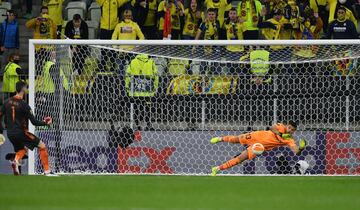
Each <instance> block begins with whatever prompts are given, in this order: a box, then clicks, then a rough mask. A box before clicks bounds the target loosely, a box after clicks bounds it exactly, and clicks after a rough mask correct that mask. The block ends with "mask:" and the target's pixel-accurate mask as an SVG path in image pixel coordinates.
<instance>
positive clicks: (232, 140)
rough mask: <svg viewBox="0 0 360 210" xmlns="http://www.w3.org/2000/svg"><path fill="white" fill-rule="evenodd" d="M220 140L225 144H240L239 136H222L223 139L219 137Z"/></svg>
mask: <svg viewBox="0 0 360 210" xmlns="http://www.w3.org/2000/svg"><path fill="white" fill-rule="evenodd" d="M221 139H222V140H223V141H225V142H230V143H240V138H239V136H223V137H221Z"/></svg>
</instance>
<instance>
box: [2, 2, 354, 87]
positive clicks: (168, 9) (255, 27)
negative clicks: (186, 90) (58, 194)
mask: <svg viewBox="0 0 360 210" xmlns="http://www.w3.org/2000/svg"><path fill="white" fill-rule="evenodd" d="M27 2H30V3H31V1H27ZM74 2H75V3H82V4H83V5H85V6H84V7H85V10H88V12H87V11H81V10H75V11H80V12H79V13H76V12H75V13H74V12H73V11H72V12H70V10H69V9H68V8H69V5H72V4H74ZM359 2H360V1H359ZM359 2H358V1H355V0H287V1H286V0H242V1H235V0H162V1H157V0H96V1H91V0H87V1H66V0H44V1H42V7H41V9H40V12H39V14H37V15H35V14H31V11H29V9H27V13H26V15H25V16H24V17H23V18H27V19H29V20H28V21H27V22H26V27H27V28H29V29H32V30H33V38H35V39H64V38H66V39H93V38H99V39H105V40H106V39H109V40H110V39H113V40H135V39H140V40H141V39H172V40H179V39H183V40H194V39H195V40H200V39H204V40H258V39H266V40H280V39H322V38H323V39H357V38H358V33H357V29H358V19H359V17H360V3H359ZM75 8H76V6H75ZM91 8H97V9H98V10H99V11H100V13H99V14H100V15H98V16H94V15H93V14H92V13H91V12H90V10H91ZM90 14H91V15H90ZM6 16H7V18H6V19H5V21H4V22H3V23H2V24H1V26H0V50H1V52H2V53H3V62H2V69H3V72H4V80H6V82H5V84H7V83H10V84H15V83H16V81H17V80H19V77H17V75H21V74H24V72H23V71H21V67H20V66H19V61H18V60H19V59H18V56H17V54H18V49H19V34H20V33H21V31H19V23H18V21H17V18H16V12H15V11H14V10H8V12H7V13H6ZM88 20H91V21H92V22H98V25H99V28H98V29H97V30H96V33H93V32H92V31H91V28H92V27H93V26H90V25H89V24H88V23H89V21H88ZM71 48H72V56H71V59H72V64H73V65H72V69H73V72H77V74H82V72H83V71H84V66H85V65H84V64H85V62H86V59H89V57H90V56H89V55H90V50H89V48H88V47H86V46H71ZM270 48H271V49H270V50H269V51H270V53H269V52H266V50H265V51H261V50H259V51H258V55H257V56H259V57H261V58H262V57H266V56H267V57H268V58H267V59H263V60H270V61H273V60H274V59H276V58H281V59H286V57H287V56H291V55H293V54H296V56H302V57H305V58H306V57H311V56H312V55H311V53H313V52H314V51H316V50H317V48H312V49H310V50H298V51H297V52H296V53H295V51H290V50H289V48H288V47H286V46H271V47H270ZM220 50H221V55H224V56H225V57H236V60H239V58H240V59H242V57H244V56H245V57H246V56H248V58H249V53H248V52H249V51H250V49H249V47H243V46H227V47H225V48H221V49H220ZM204 52H205V53H204V54H205V55H206V54H207V52H206V50H204ZM109 53H112V52H109V50H105V49H104V50H101V56H99V57H98V60H97V61H96V62H97V68H95V69H97V70H98V72H101V71H106V69H105V68H108V67H109V61H110V63H111V64H110V66H111V67H110V71H113V72H114V70H115V67H113V66H112V65H113V64H114V63H116V64H119V63H122V65H121V64H120V65H118V70H120V72H121V74H124V73H126V74H133V73H134V72H126V71H132V70H131V68H130V67H131V65H129V66H130V67H129V68H127V67H126V66H127V65H128V64H130V62H132V61H134V62H133V63H134V65H135V64H137V65H140V63H144V59H145V60H146V61H147V62H148V61H149V62H150V61H151V59H148V58H141V57H138V58H136V57H135V56H127V57H121V55H116V56H114V54H109ZM200 54H201V53H200ZM269 54H270V55H269ZM53 57H56V56H55V55H53V52H51V50H49V49H46V48H43V47H41V46H37V48H36V62H37V63H36V66H37V68H38V69H37V70H38V71H41V72H38V75H42V74H44V72H49V71H50V70H51V68H52V67H54V66H55V63H56V62H54V61H53V60H52V58H53ZM43 58H46V60H45V61H42V59H43ZM119 60H120V62H119ZM209 60H211V59H209ZM151 62H152V61H151ZM172 64H174V65H172ZM143 65H145V64H143ZM151 65H152V64H151ZM151 65H149V66H151ZM176 65H177V66H185V65H189V63H186V64H184V63H182V62H180V61H176V60H174V59H169V60H168V61H167V68H168V69H167V70H168V72H169V73H170V75H173V76H174V75H181V74H184V73H186V74H187V73H189V71H188V68H187V69H186V71H182V70H181V71H178V69H179V68H171V66H176ZM216 65H217V64H214V63H213V64H208V63H204V62H201V64H200V70H199V73H200V74H205V73H209V71H210V74H221V72H224V70H223V69H226V67H225V68H224V66H216ZM39 67H41V68H39ZM254 67H255V66H254ZM125 68H127V69H125ZM346 68H347V67H346ZM129 69H130V70H129ZM184 69H185V68H184ZM227 69H229V71H228V73H230V74H233V73H236V74H237V73H238V69H240V68H238V66H236V64H232V67H230V68H227ZM254 69H257V71H258V72H255V71H253V72H251V73H253V74H255V75H256V77H258V76H260V77H261V78H262V79H261V83H263V82H271V78H269V75H270V74H271V71H272V70H273V69H272V68H270V69H269V68H266V69H265V68H264V67H258V68H256V67H255V68H254ZM298 69H299V68H298ZM300 69H301V68H300ZM157 70H159V69H157ZM301 70H302V69H301ZM115 71H116V70H115ZM149 72H150V73H149V74H155V73H154V72H153V71H152V70H151V69H150V70H149ZM344 72H345V73H344ZM344 72H341V73H340V74H350V71H347V69H345V71H344ZM62 74H64V73H62ZM7 77H8V78H13V79H7ZM255 81H256V82H259V81H258V79H255ZM10 86H13V85H10ZM4 87H5V86H4ZM10 89H11V90H7V89H6V88H5V89H4V92H13V90H14V88H10Z"/></svg>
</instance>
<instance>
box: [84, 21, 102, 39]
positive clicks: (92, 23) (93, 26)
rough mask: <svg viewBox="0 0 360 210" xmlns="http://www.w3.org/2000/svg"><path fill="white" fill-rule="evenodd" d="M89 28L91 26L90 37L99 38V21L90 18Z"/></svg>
mask: <svg viewBox="0 0 360 210" xmlns="http://www.w3.org/2000/svg"><path fill="white" fill-rule="evenodd" d="M86 23H87V25H88V28H89V39H97V38H98V36H97V32H98V28H99V22H97V21H93V20H89V21H86Z"/></svg>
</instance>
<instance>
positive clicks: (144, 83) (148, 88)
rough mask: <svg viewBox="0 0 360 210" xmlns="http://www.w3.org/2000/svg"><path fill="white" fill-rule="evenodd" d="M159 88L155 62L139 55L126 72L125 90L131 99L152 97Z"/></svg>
mask: <svg viewBox="0 0 360 210" xmlns="http://www.w3.org/2000/svg"><path fill="white" fill-rule="evenodd" d="M158 86H159V76H158V72H157V69H156V66H155V62H154V61H153V60H152V59H151V58H149V57H148V56H147V55H141V54H140V55H137V56H136V57H135V58H134V59H133V60H132V61H131V63H130V65H129V67H128V68H127V70H126V76H125V88H126V92H127V93H128V96H131V97H152V96H154V95H155V94H156V92H157V89H158Z"/></svg>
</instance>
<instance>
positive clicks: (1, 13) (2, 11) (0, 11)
mask: <svg viewBox="0 0 360 210" xmlns="http://www.w3.org/2000/svg"><path fill="white" fill-rule="evenodd" d="M10 9H11V3H10V2H1V3H0V22H1V23H2V22H4V20H5V19H6V12H7V11H8V10H10Z"/></svg>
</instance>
